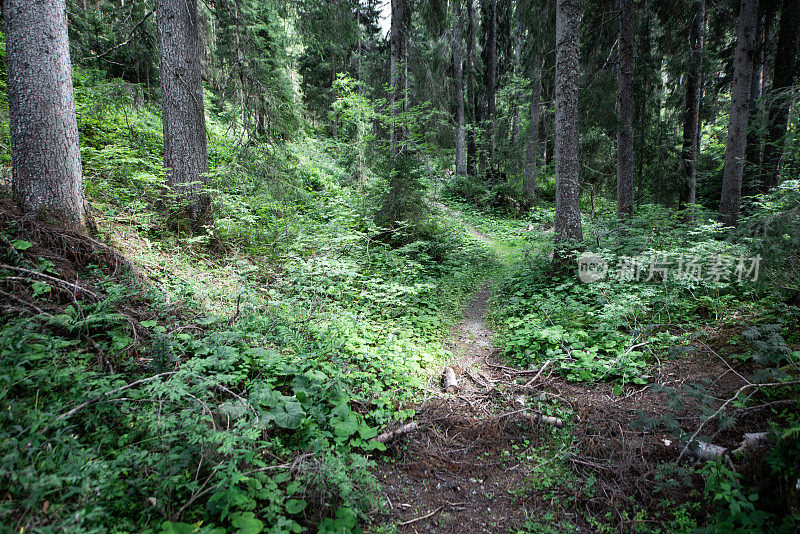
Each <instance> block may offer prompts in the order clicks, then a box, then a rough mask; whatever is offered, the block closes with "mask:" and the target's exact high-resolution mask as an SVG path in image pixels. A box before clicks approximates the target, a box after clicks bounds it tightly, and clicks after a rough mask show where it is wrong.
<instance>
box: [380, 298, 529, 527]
mask: <svg viewBox="0 0 800 534" xmlns="http://www.w3.org/2000/svg"><path fill="white" fill-rule="evenodd" d="M489 294H490V291H489V288H488V286H485V287H483V288H482V289H481V290H479V291H478V292H477V293H476V294H475V296H474V298H473V300H472V301H471V302H470V303H469V305H468V306H467V308H466V310H465V312H464V316H463V318H462V320H461V322H460V323H459V324H458V326H457V327H456V328H455V329H454V330H453V332H452V334H451V337H450V339H449V341H448V342H447V348H448V349H450V350H451V351H452V352H453V354H454V355H455V356H454V359H453V360H452V361H451V363H450V366H451V367H452V368H453V370H454V371H455V373H456V376H457V377H458V381H459V389H458V391H456V392H455V393H452V394H445V393H442V389H441V385H440V384H439V383H437V382H436V381H435V380H432V381H431V383H429V384H428V393H427V398H426V399H425V401H423V403H422V404H421V406H419V408H418V416H417V417H418V420H420V421H423V422H424V424H423V425H422V428H421V429H420V431H419V432H417V433H415V434H412V435H410V436H408V437H406V438H404V440H403V442H402V443H401V444H397V445H396V446H395V447H394V448H393V449H392V451H391V454H390V455H389V457H388V458H386V460H387V461H386V462H381V463H380V465H379V467H378V468H377V469H376V472H375V474H376V476H377V478H378V480H379V481H380V483H381V485H382V490H383V493H384V495H385V497H386V502H387V505H388V508H389V514H388V515H387V516H386V517H385V518H384V519H385V521H387V522H392V523H394V522H396V523H399V524H400V525H401V526H400V529H401V530H402V529H405V531H407V532H439V533H446V532H453V533H457V532H497V531H499V530H507V529H508V528H510V527H512V526H515V525H520V524H522V523H523V522H524V521H525V516H524V511H523V509H522V508H521V507H520V506H519V503H517V502H516V500H515V498H514V497H513V496H512V495H511V494H510V493H509V491H513V490H514V489H515V488H517V487H519V486H520V485H521V484H522V481H523V472H522V470H521V469H520V468H519V464H518V462H517V461H515V460H514V459H513V458H512V459H511V460H510V461H508V462H506V461H503V460H501V451H503V450H510V449H511V447H512V445H514V444H520V443H522V442H523V439H525V438H528V439H530V437H531V433H532V431H531V429H530V428H525V427H524V426H521V425H519V424H518V423H517V422H516V421H515V420H513V419H512V418H511V417H498V415H502V414H501V413H500V412H499V410H498V406H496V404H497V403H496V402H495V401H496V400H497V398H496V397H497V396H496V395H491V396H486V395H482V394H483V393H486V392H487V389H488V388H490V387H491V385H492V382H493V381H497V382H499V381H500V380H501V379H502V377H501V376H500V374H501V371H502V369H503V368H504V367H505V366H503V365H502V364H501V363H500V362H499V361H498V360H497V359H496V357H495V356H494V352H495V351H494V347H493V346H492V344H491V336H492V332H491V330H490V329H489V327H488V325H487V323H486V313H487V309H488V301H489ZM495 366H496V367H495ZM534 432H535V431H534ZM514 464H517V465H514ZM434 511H435V513H433V514H432V515H430V517H427V518H424V519H419V520H417V521H414V522H413V523H408V524H405V525H403V523H404V522H409V521H412V520H414V519H415V518H420V517H423V516H426V515H427V514H430V513H431V512H434Z"/></svg>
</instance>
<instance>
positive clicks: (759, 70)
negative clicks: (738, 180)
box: [742, 2, 774, 196]
mask: <svg viewBox="0 0 800 534" xmlns="http://www.w3.org/2000/svg"><path fill="white" fill-rule="evenodd" d="M765 4H767V2H765V3H762V4H761V7H762V13H761V14H760V15H759V17H758V21H757V22H756V53H755V57H754V59H753V76H752V78H751V79H750V102H749V104H748V106H747V109H748V114H749V115H750V118H749V120H748V122H749V124H750V127H749V128H748V129H747V144H746V146H745V157H744V160H745V170H744V177H743V178H742V194H743V195H745V196H751V195H754V194H756V193H757V192H758V191H759V189H761V187H760V178H761V177H760V174H761V170H760V169H761V145H762V140H763V137H762V135H761V132H760V131H759V128H753V125H759V124H760V122H761V120H760V117H761V102H760V100H761V97H762V89H763V87H764V65H765V62H766V57H767V46H768V40H769V28H770V26H771V25H772V17H773V16H774V9H773V8H772V6H771V5H767V7H766V8H765Z"/></svg>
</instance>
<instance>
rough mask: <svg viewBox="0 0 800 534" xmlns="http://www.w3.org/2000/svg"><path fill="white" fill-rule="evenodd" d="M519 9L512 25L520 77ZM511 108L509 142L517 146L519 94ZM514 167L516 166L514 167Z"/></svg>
mask: <svg viewBox="0 0 800 534" xmlns="http://www.w3.org/2000/svg"><path fill="white" fill-rule="evenodd" d="M519 10H520V7H519V3H518V4H517V6H516V9H515V10H514V13H515V15H516V17H515V19H516V23H515V25H514V28H515V32H516V37H515V40H514V74H517V75H521V74H522V73H521V69H522V45H523V39H522V37H523V35H522V21H521V20H520V19H521V16H520V12H519ZM511 104H512V108H511V140H512V141H513V142H514V146H516V145H517V142H518V141H519V108H520V94H519V92H517V91H515V92H514V97H513V101H512V103H511ZM515 167H516V165H515Z"/></svg>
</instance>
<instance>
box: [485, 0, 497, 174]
mask: <svg viewBox="0 0 800 534" xmlns="http://www.w3.org/2000/svg"><path fill="white" fill-rule="evenodd" d="M486 24H487V33H486V47H487V50H486V114H487V115H488V117H487V119H488V120H489V122H488V124H487V129H486V147H487V148H486V155H487V167H488V168H490V169H492V168H494V137H495V128H496V125H497V110H496V102H495V101H496V94H497V0H489V20H487V21H486Z"/></svg>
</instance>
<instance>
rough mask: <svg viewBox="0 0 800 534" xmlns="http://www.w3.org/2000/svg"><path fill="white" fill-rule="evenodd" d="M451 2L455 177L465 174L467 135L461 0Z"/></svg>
mask: <svg viewBox="0 0 800 534" xmlns="http://www.w3.org/2000/svg"><path fill="white" fill-rule="evenodd" d="M451 1H452V2H453V77H454V78H455V93H456V175H458V176H463V175H465V174H467V134H466V130H465V126H464V69H463V65H462V61H463V56H464V48H463V45H464V39H463V36H462V34H461V0H451Z"/></svg>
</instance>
